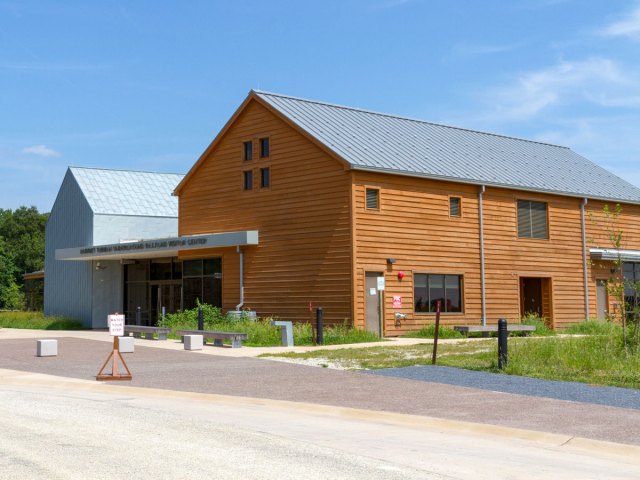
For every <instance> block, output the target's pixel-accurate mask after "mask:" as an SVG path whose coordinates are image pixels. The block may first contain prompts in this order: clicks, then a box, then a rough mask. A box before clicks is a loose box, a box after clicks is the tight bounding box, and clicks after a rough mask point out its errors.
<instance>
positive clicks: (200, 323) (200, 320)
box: [198, 307, 204, 330]
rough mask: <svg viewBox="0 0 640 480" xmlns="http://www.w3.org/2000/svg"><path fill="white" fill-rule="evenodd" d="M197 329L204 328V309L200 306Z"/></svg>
mask: <svg viewBox="0 0 640 480" xmlns="http://www.w3.org/2000/svg"><path fill="white" fill-rule="evenodd" d="M198 330H204V311H203V310H202V307H199V308H198Z"/></svg>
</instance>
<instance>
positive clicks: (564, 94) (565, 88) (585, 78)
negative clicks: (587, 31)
mask: <svg viewBox="0 0 640 480" xmlns="http://www.w3.org/2000/svg"><path fill="white" fill-rule="evenodd" d="M623 70H624V71H623ZM639 97H640V78H638V77H637V76H634V74H633V73H632V72H630V71H628V69H622V68H620V67H619V66H618V65H617V64H616V63H615V62H614V61H612V60H609V59H606V58H598V57H596V58H589V59H587V60H583V61H576V62H560V63H559V64H557V65H554V66H552V67H549V68H545V69H541V70H537V71H533V72H527V73H524V74H522V75H520V77H519V78H517V79H516V80H515V81H514V83H513V84H512V85H506V86H504V87H500V88H497V89H494V90H492V91H489V92H488V93H487V94H485V100H486V101H487V103H489V104H490V105H491V106H492V109H493V110H494V112H493V113H492V114H490V116H496V117H498V116H499V117H502V118H503V119H504V120H527V119H530V118H533V117H535V116H536V115H538V114H540V113H541V112H543V111H544V110H547V109H549V108H551V107H554V106H558V105H566V104H571V103H577V104H579V103H585V102H587V103H591V104H595V105H597V106H600V107H630V108H633V107H638V106H640V104H639Z"/></svg>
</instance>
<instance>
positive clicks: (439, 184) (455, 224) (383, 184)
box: [352, 172, 640, 335]
mask: <svg viewBox="0 0 640 480" xmlns="http://www.w3.org/2000/svg"><path fill="white" fill-rule="evenodd" d="M367 187H371V188H380V209H379V210H378V211H372V210H367V209H366V208H365V189H366V188H367ZM478 190H479V188H478V187H475V186H469V185H464V184H456V183H452V182H444V181H432V180H424V179H416V178H409V177H400V176H393V175H383V174H374V173H365V172H354V174H353V187H352V195H353V204H354V256H355V259H356V261H355V262H354V279H355V288H354V305H355V314H354V321H355V324H356V326H358V327H360V328H364V325H365V305H364V300H365V297H364V274H365V272H366V271H372V272H376V271H378V272H384V274H385V278H386V284H387V286H386V291H385V294H384V330H385V333H386V334H387V335H397V334H402V333H405V332H407V331H409V330H417V329H419V328H421V327H422V326H424V325H427V324H431V323H433V321H434V318H435V315H434V314H424V313H420V314H418V313H414V311H413V310H414V305H413V303H414V299H413V274H415V273H445V274H461V275H463V276H464V286H463V291H464V293H463V295H464V297H463V298H464V300H463V302H464V313H463V314H455V313H454V314H447V315H443V316H442V322H443V323H444V324H445V325H455V324H477V323H480V322H481V290H480V246H479V236H478V235H479V227H478ZM449 196H460V197H462V218H459V219H456V218H450V217H449ZM518 199H526V200H534V201H542V202H547V204H548V219H549V238H548V239H546V240H539V239H523V238H518V232H517V200H518ZM580 203H581V200H580V199H577V198H570V197H561V196H556V195H547V194H537V193H529V192H520V191H515V190H507V189H498V188H487V189H486V192H485V193H484V205H483V207H484V240H485V277H486V305H487V321H488V322H489V323H495V322H497V320H498V319H499V318H507V319H509V320H510V321H517V320H519V318H520V314H521V312H520V305H521V299H520V278H522V277H539V278H544V279H545V280H543V287H544V288H543V299H542V300H543V311H544V312H545V314H547V312H551V313H550V314H547V316H548V317H550V318H547V321H548V322H549V323H550V324H551V325H553V326H554V327H556V328H564V327H566V326H568V325H569V324H571V323H575V322H578V321H581V320H583V319H584V311H585V309H584V278H583V256H582V230H581V219H580ZM602 206H603V203H602V202H591V203H589V205H588V208H587V211H588V212H589V211H591V212H593V213H592V215H591V216H593V217H594V218H596V219H597V217H598V216H601V213H600V212H601V210H602ZM587 215H588V217H587V237H588V238H589V239H590V241H589V243H588V247H589V246H590V247H594V246H596V245H598V246H601V245H602V242H603V241H604V237H605V235H606V234H605V232H604V231H603V228H602V221H601V222H600V224H598V225H596V224H594V223H593V222H592V221H590V219H589V214H587ZM619 224H620V225H621V226H622V227H623V228H624V230H625V233H626V243H625V245H624V247H625V248H628V249H638V250H640V207H638V206H632V205H627V206H623V214H622V215H621V217H620V219H619ZM389 257H392V258H395V259H396V263H395V264H393V265H387V263H386V259H387V258H389ZM591 263H592V262H590V261H588V278H589V304H590V314H591V316H592V317H595V314H596V293H595V279H596V277H598V278H602V275H603V273H602V270H603V268H602V267H601V268H600V270H599V271H598V272H599V273H596V270H595V269H593V268H592V267H591ZM399 271H402V272H404V273H405V276H404V278H403V279H402V280H399V279H398V275H397V274H398V272H399ZM607 271H608V269H607ZM393 296H401V297H402V300H403V301H402V308H396V309H394V308H392V297H393ZM396 312H400V313H403V314H406V320H405V321H403V322H401V325H400V326H399V327H397V326H396V325H395V321H394V320H395V318H394V314H395V313H396Z"/></svg>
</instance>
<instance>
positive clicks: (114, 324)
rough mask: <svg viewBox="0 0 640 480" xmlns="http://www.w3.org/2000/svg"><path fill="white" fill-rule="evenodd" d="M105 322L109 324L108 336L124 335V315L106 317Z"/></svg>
mask: <svg viewBox="0 0 640 480" xmlns="http://www.w3.org/2000/svg"><path fill="white" fill-rule="evenodd" d="M107 322H108V324H109V335H111V336H112V337H122V336H123V335H124V315H118V314H117V313H116V314H114V315H109V316H107Z"/></svg>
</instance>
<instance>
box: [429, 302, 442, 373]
mask: <svg viewBox="0 0 640 480" xmlns="http://www.w3.org/2000/svg"><path fill="white" fill-rule="evenodd" d="M439 331H440V300H438V301H437V303H436V329H435V331H434V333H433V353H432V355H431V365H435V364H436V356H437V355H438V332H439Z"/></svg>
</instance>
